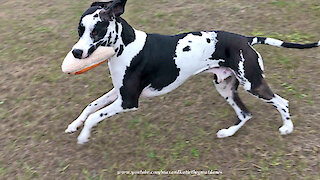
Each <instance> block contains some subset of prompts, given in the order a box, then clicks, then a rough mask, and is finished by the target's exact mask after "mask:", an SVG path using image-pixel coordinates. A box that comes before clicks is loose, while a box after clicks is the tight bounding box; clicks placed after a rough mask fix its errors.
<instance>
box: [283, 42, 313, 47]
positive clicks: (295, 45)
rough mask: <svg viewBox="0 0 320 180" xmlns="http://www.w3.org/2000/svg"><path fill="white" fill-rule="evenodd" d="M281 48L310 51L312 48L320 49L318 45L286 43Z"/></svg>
mask: <svg viewBox="0 0 320 180" xmlns="http://www.w3.org/2000/svg"><path fill="white" fill-rule="evenodd" d="M281 46H282V47H285V48H294V49H310V48H314V47H318V43H310V44H294V43H286V42H285V43H283V44H282V45H281Z"/></svg>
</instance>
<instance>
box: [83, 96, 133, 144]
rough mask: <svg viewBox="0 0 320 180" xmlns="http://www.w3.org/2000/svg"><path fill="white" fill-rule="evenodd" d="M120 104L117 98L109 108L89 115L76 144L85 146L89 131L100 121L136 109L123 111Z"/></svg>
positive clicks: (119, 99) (120, 101)
mask: <svg viewBox="0 0 320 180" xmlns="http://www.w3.org/2000/svg"><path fill="white" fill-rule="evenodd" d="M122 102H123V101H122V100H121V98H118V99H117V100H116V101H115V102H114V103H112V104H110V105H109V106H107V107H105V108H103V109H101V110H99V111H97V112H95V113H93V114H91V115H90V116H89V117H88V119H87V120H86V122H85V124H84V127H83V129H82V131H81V133H80V135H79V137H78V144H85V143H86V142H88V140H89V137H90V132H91V129H92V128H93V127H94V126H96V125H97V124H98V123H99V122H101V121H102V120H104V119H106V118H108V117H111V116H113V115H115V114H118V113H120V112H126V111H133V110H136V109H137V108H131V109H124V108H123V107H122Z"/></svg>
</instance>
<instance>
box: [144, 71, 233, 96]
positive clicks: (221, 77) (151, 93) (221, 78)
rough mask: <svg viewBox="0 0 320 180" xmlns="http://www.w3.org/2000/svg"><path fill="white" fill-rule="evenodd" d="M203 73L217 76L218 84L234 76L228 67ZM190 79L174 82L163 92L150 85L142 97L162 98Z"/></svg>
mask: <svg viewBox="0 0 320 180" xmlns="http://www.w3.org/2000/svg"><path fill="white" fill-rule="evenodd" d="M201 72H203V73H213V74H215V75H216V76H217V82H218V83H221V82H223V81H224V80H225V79H227V78H228V77H230V76H232V75H233V72H232V70H230V68H226V67H220V68H211V69H208V70H204V71H201ZM187 79H188V78H184V79H183V80H182V79H181V78H180V80H179V81H174V82H173V83H172V84H170V85H169V86H167V87H164V88H163V89H162V90H160V91H159V90H156V89H154V88H152V87H151V85H149V86H148V87H146V88H144V89H143V91H142V93H141V97H154V96H160V95H164V94H166V93H169V92H170V91H173V90H174V89H176V88H178V87H179V86H180V85H181V84H183V83H184V82H185V81H186V80H187Z"/></svg>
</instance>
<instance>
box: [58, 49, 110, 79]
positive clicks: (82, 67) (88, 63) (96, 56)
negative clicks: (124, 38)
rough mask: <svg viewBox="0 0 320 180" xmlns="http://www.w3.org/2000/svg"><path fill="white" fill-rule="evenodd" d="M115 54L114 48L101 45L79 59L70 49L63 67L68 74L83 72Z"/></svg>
mask: <svg viewBox="0 0 320 180" xmlns="http://www.w3.org/2000/svg"><path fill="white" fill-rule="evenodd" d="M114 54H115V51H114V49H113V48H111V47H102V46H100V47H99V48H98V49H96V50H95V51H94V52H93V53H92V54H91V55H90V56H89V57H88V58H85V59H77V58H75V57H74V56H73V54H72V51H70V52H69V53H68V55H67V56H66V57H65V59H64V61H63V63H62V66H61V68H62V71H63V72H64V73H67V74H75V75H76V74H82V73H84V72H86V71H88V70H90V69H92V68H94V67H97V66H98V65H100V64H102V63H103V62H105V61H107V60H108V59H109V58H110V57H112V56H113V55H114Z"/></svg>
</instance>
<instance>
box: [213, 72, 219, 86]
mask: <svg viewBox="0 0 320 180" xmlns="http://www.w3.org/2000/svg"><path fill="white" fill-rule="evenodd" d="M213 79H214V82H215V83H216V84H219V82H218V76H217V75H216V74H214V75H213Z"/></svg>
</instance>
